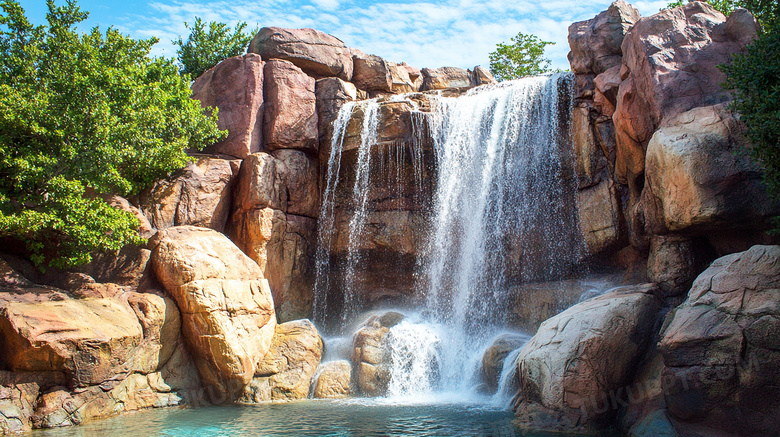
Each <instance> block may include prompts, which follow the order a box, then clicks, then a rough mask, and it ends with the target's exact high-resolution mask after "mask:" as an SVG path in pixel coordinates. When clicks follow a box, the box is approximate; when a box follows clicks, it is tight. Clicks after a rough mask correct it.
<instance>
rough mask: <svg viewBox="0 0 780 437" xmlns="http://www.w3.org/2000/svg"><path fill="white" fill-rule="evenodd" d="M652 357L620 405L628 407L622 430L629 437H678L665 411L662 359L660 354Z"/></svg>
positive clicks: (621, 426)
mask: <svg viewBox="0 0 780 437" xmlns="http://www.w3.org/2000/svg"><path fill="white" fill-rule="evenodd" d="M650 357H651V359H650V360H649V361H647V362H646V363H644V364H643V365H642V366H641V367H640V368H639V371H638V372H637V376H636V378H634V381H633V382H632V383H631V384H630V385H629V386H628V387H627V388H626V390H625V395H624V396H621V398H620V400H621V401H622V402H621V405H622V404H623V403H625V404H627V406H626V407H625V413H623V414H622V416H621V417H620V428H621V429H622V430H624V431H626V432H627V433H628V435H629V436H630V437H656V436H657V437H678V435H679V434H678V433H677V431H675V429H674V425H672V423H671V419H670V418H669V415H668V412H667V411H666V402H665V400H664V390H663V384H662V380H663V370H664V362H663V359H662V358H661V354H660V353H658V350H654V351H653V353H651V354H650Z"/></svg>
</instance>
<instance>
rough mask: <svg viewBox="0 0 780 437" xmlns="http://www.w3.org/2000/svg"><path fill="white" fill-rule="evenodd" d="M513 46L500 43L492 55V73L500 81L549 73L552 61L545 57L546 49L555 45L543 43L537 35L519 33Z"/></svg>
mask: <svg viewBox="0 0 780 437" xmlns="http://www.w3.org/2000/svg"><path fill="white" fill-rule="evenodd" d="M511 40H512V43H511V44H504V43H499V44H497V45H496V51H494V52H492V53H490V55H489V57H490V72H491V73H493V76H495V78H496V79H497V80H499V81H502V80H511V79H517V78H520V77H524V76H533V75H537V74H544V73H549V72H551V71H552V70H551V69H550V60H549V59H547V58H545V57H544V48H545V47H546V46H548V45H553V44H555V43H554V42H550V41H542V40H541V39H539V38H538V37H536V35H526V34H524V33H522V32H521V33H518V34H517V36H514V37H512V38H511Z"/></svg>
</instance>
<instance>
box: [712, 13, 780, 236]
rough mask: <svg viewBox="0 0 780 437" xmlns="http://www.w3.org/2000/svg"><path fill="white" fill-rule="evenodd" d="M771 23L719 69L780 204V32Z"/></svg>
mask: <svg viewBox="0 0 780 437" xmlns="http://www.w3.org/2000/svg"><path fill="white" fill-rule="evenodd" d="M771 23H772V22H770V24H769V25H767V26H765V31H764V32H762V33H761V35H759V37H758V39H756V40H755V41H754V42H753V43H752V44H750V45H749V46H748V48H747V52H746V53H744V54H738V55H735V56H734V57H733V59H732V63H731V64H730V65H727V66H722V67H721V68H722V70H723V71H724V72H725V73H726V77H727V80H726V85H725V86H726V87H727V88H729V89H731V90H733V94H734V102H733V103H732V105H731V108H732V109H733V110H734V111H736V112H737V113H739V114H740V118H741V120H742V121H744V122H745V125H746V126H747V131H746V136H747V138H748V139H749V140H750V142H751V143H752V144H753V147H752V148H751V150H750V152H751V155H752V156H753V158H754V159H755V160H757V161H758V162H760V163H761V164H762V165H763V166H764V180H765V182H766V185H767V188H768V190H769V193H770V195H772V197H773V198H774V199H775V200H777V201H780V129H778V126H780V62H779V61H780V28H779V27H778V26H777V25H776V24H771ZM777 224H778V225H779V226H780V223H777Z"/></svg>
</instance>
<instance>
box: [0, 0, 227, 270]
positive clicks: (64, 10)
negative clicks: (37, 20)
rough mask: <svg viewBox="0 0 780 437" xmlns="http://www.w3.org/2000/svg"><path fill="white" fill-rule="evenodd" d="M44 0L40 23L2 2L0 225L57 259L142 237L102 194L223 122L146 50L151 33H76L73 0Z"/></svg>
mask: <svg viewBox="0 0 780 437" xmlns="http://www.w3.org/2000/svg"><path fill="white" fill-rule="evenodd" d="M47 4H48V9H49V12H48V14H47V17H46V19H47V23H48V25H43V26H33V25H32V24H30V22H29V21H28V20H27V18H26V17H25V15H24V10H23V9H22V8H21V6H20V5H19V3H18V2H17V1H13V0H3V1H2V2H0V8H1V9H2V14H0V236H1V237H13V238H17V239H20V240H22V241H24V242H26V244H27V248H28V250H29V251H30V256H31V258H32V259H33V260H34V261H35V262H36V263H37V264H38V265H40V266H42V267H43V266H44V265H52V266H56V267H67V266H73V265H77V264H81V263H84V262H88V261H89V260H90V259H91V255H90V253H91V252H93V251H97V250H102V251H116V250H119V249H120V248H122V247H123V246H124V245H126V244H131V243H139V242H141V239H140V238H139V237H138V234H137V232H136V229H137V227H138V222H137V219H135V217H133V216H132V214H130V213H127V212H124V211H120V210H117V209H114V208H112V207H110V206H109V205H108V204H107V203H106V202H105V201H103V200H102V198H101V197H100V196H101V195H106V194H119V195H123V196H127V195H134V194H137V193H138V192H139V191H141V190H142V189H143V188H145V187H148V186H150V185H151V184H152V183H153V182H154V181H155V180H157V179H160V178H162V177H165V176H166V175H168V174H169V173H171V172H172V171H173V170H176V169H178V168H181V167H182V166H184V165H185V164H186V162H187V161H188V157H187V154H186V153H185V150H186V149H195V150H199V149H202V148H203V147H205V146H207V145H209V144H212V143H213V142H215V141H216V140H218V139H220V138H222V137H223V136H224V133H223V132H220V131H219V130H218V128H217V124H216V114H213V115H210V116H206V115H204V113H203V110H202V109H201V107H200V103H199V102H197V101H195V100H192V99H190V95H191V90H190V87H189V84H188V83H187V81H186V80H185V79H183V78H182V77H181V76H180V75H179V74H178V71H177V68H176V66H175V65H174V63H173V60H171V59H161V58H152V57H150V56H149V51H150V49H151V47H152V45H153V44H155V43H156V42H157V40H156V39H154V38H153V39H148V40H134V39H131V38H129V37H127V36H125V35H122V34H121V33H119V32H118V31H117V30H116V29H113V28H109V29H107V30H106V31H105V33H102V32H101V31H100V29H99V28H97V27H96V28H94V29H92V30H91V31H90V32H88V33H86V34H82V33H78V32H77V31H76V30H75V26H76V24H78V23H80V22H82V21H84V20H85V19H86V18H87V13H86V12H82V11H81V10H80V9H79V8H78V7H77V6H76V2H75V1H74V0H68V1H67V2H66V4H65V5H64V6H59V7H58V6H55V4H54V1H52V0H49V1H48V2H47Z"/></svg>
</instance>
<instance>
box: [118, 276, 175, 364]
mask: <svg viewBox="0 0 780 437" xmlns="http://www.w3.org/2000/svg"><path fill="white" fill-rule="evenodd" d="M127 302H128V303H129V304H130V307H131V308H132V309H133V312H135V315H136V317H138V321H139V322H140V323H141V327H142V328H143V333H144V338H143V341H142V342H141V345H140V347H139V350H138V352H137V358H136V359H135V360H134V364H135V366H134V369H133V370H134V371H136V372H139V373H143V374H149V373H153V372H156V371H159V370H160V369H161V368H162V366H164V365H165V364H166V363H167V362H168V360H169V359H170V358H171V356H173V353H174V352H175V350H176V347H177V346H178V345H179V333H180V332H181V313H180V312H179V308H178V307H177V306H176V302H174V301H173V299H171V298H170V297H168V296H165V295H164V294H163V293H160V292H153V291H150V292H147V293H136V292H132V293H130V294H129V295H128V296H127Z"/></svg>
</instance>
